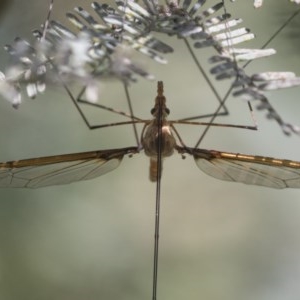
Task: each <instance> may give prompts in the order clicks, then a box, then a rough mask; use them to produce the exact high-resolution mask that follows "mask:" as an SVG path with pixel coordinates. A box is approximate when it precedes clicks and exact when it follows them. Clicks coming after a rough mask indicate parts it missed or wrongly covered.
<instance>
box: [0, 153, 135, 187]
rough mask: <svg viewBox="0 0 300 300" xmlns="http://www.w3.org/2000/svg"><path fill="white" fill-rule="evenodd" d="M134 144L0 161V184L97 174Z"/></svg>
mask: <svg viewBox="0 0 300 300" xmlns="http://www.w3.org/2000/svg"><path fill="white" fill-rule="evenodd" d="M134 152H136V148H124V149H114V150H106V151H91V152H83V153H74V154H65V155H57V156H48V157H40V158H32V159H24V160H19V161H10V162H5V163H0V187H13V188H17V187H19V188H38V187H44V186H50V185H58V184H68V183H71V182H75V181H80V180H88V179H92V178H95V177H98V176H101V175H103V174H105V173H107V172H110V171H112V170H114V169H115V168H117V167H118V166H119V164H120V163H121V161H122V158H123V156H124V155H125V154H130V153H134Z"/></svg>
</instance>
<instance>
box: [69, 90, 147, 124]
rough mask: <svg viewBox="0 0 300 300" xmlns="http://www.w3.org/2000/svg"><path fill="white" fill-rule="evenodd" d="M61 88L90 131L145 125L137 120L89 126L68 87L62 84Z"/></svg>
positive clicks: (142, 121)
mask: <svg viewBox="0 0 300 300" xmlns="http://www.w3.org/2000/svg"><path fill="white" fill-rule="evenodd" d="M63 86H64V88H65V90H66V92H67V93H68V95H69V97H70V99H71V100H72V102H73V104H74V105H75V107H76V109H77V111H78V112H79V114H80V116H81V117H82V119H83V121H84V123H85V124H86V126H87V127H88V128H89V129H91V130H93V129H99V128H104V127H111V126H119V125H128V124H135V123H145V121H144V120H141V119H137V120H131V121H125V122H116V123H106V124H100V125H91V124H90V123H89V121H88V119H87V118H86V116H85V115H84V113H83V111H82V109H81V107H80V105H79V104H78V103H77V101H76V99H75V98H74V96H73V94H72V92H71V91H70V89H69V88H68V86H67V85H66V84H63Z"/></svg>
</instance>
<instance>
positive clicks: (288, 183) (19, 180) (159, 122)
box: [0, 81, 300, 189]
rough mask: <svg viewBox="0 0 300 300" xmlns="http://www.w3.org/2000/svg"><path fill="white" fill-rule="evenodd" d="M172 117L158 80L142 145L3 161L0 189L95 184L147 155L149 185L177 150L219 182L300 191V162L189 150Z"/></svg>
mask: <svg viewBox="0 0 300 300" xmlns="http://www.w3.org/2000/svg"><path fill="white" fill-rule="evenodd" d="M169 112H170V111H169V109H168V108H167V106H166V98H165V96H164V94H163V82H162V81H159V82H158V85H157V96H156V99H155V106H154V108H153V109H152V110H151V114H152V115H153V119H152V120H141V121H139V122H141V123H144V128H143V130H142V133H141V138H140V142H141V143H140V146H135V147H127V148H121V149H110V150H99V151H90V152H83V153H73V154H64V155H56V156H46V157H40V158H32V159H24V160H15V161H10V162H3V163H0V187H12V188H17V187H18V188H39V187H45V186H52V185H59V184H68V183H72V182H76V181H81V180H88V179H93V178H95V177H98V176H101V175H104V174H106V173H108V172H110V171H112V170H114V169H115V168H117V167H118V166H119V164H120V163H121V161H122V159H123V157H124V156H126V155H128V156H132V155H134V154H137V153H140V152H142V150H144V153H145V154H146V155H147V156H148V157H150V172H149V173H150V176H149V178H150V180H151V181H157V179H158V177H160V176H161V167H158V164H159V163H160V162H159V161H158V160H159V159H164V158H165V157H168V156H171V155H173V154H174V152H175V151H177V152H178V153H179V154H180V155H182V156H184V155H185V154H188V155H192V156H193V157H194V160H195V162H196V164H197V166H198V167H199V168H200V169H201V170H202V171H203V172H205V173H206V174H208V175H210V176H212V177H215V178H217V179H220V180H225V181H234V182H242V183H245V184H250V185H259V186H266V187H270V188H278V189H282V188H300V162H296V161H291V160H283V159H276V158H270V157H263V156H256V155H245V154H238V153H230V152H222V151H216V150H206V149H200V148H190V147H186V146H185V145H184V143H183V141H182V139H181V137H180V136H179V134H178V132H177V130H176V128H175V126H174V124H175V123H178V122H176V121H171V120H168V119H167V116H168V115H169ZM181 123H183V124H189V122H181ZM161 164H162V161H161Z"/></svg>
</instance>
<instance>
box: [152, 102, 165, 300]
mask: <svg viewBox="0 0 300 300" xmlns="http://www.w3.org/2000/svg"><path fill="white" fill-rule="evenodd" d="M161 104H162V102H160V105H159V108H158V143H157V181H156V201H155V229H154V257H153V289H152V300H156V299H157V283H158V250H159V221H160V195H161V177H162V176H161V175H162V149H161V147H162V124H163V117H162V115H163V110H162V105H161Z"/></svg>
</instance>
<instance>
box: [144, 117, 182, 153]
mask: <svg viewBox="0 0 300 300" xmlns="http://www.w3.org/2000/svg"><path fill="white" fill-rule="evenodd" d="M161 133H162V136H161V138H158V125H157V122H156V120H153V121H152V122H151V123H150V124H149V125H148V126H147V128H146V130H145V134H144V135H143V136H142V145H143V147H144V151H145V154H146V155H147V156H150V157H153V158H155V157H157V151H158V142H160V143H161V148H160V149H161V155H162V157H167V156H171V155H172V154H173V153H174V148H175V147H176V140H175V138H174V136H173V134H172V132H171V128H170V126H169V123H168V122H167V121H164V122H163V126H162V130H161Z"/></svg>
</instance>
